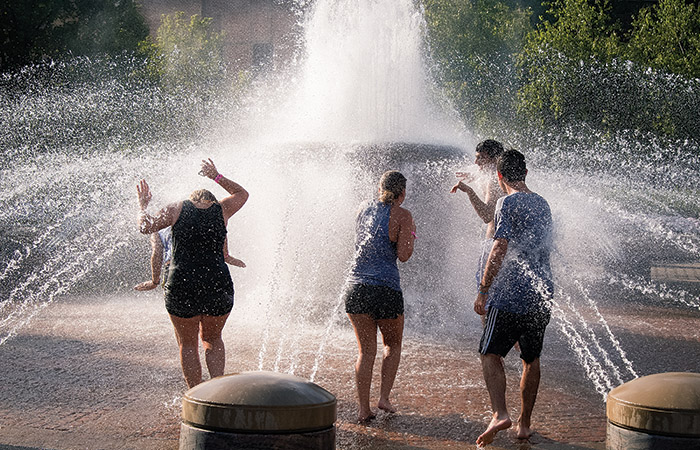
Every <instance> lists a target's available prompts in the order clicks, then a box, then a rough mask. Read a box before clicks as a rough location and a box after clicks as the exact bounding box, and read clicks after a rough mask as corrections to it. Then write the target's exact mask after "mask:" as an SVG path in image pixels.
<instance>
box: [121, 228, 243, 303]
mask: <svg viewBox="0 0 700 450" xmlns="http://www.w3.org/2000/svg"><path fill="white" fill-rule="evenodd" d="M172 242H173V238H172V233H171V230H170V227H165V228H163V229H162V230H158V231H157V232H155V233H152V234H151V279H150V280H148V281H144V282H141V283H139V284H137V285H136V286H134V289H135V290H137V291H150V290H151V289H155V288H157V287H158V286H159V285H160V286H165V282H166V281H167V278H166V275H167V274H168V266H170V254H171V253H172ZM224 261H226V264H230V265H232V266H236V267H245V263H244V262H243V261H241V260H240V259H238V258H234V257H233V256H231V255H229V254H228V243H224Z"/></svg>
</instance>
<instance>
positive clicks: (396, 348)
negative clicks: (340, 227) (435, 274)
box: [345, 171, 416, 423]
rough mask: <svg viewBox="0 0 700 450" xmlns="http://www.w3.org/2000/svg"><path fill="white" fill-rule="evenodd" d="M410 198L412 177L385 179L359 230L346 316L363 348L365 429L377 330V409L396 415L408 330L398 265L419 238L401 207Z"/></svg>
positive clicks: (358, 376) (358, 377) (359, 374)
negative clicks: (394, 395)
mask: <svg viewBox="0 0 700 450" xmlns="http://www.w3.org/2000/svg"><path fill="white" fill-rule="evenodd" d="M405 198H406V177H404V176H403V175H402V174H401V173H400V172H397V171H389V172H386V173H384V175H382V178H381V180H380V182H379V198H378V199H377V200H371V201H369V202H366V203H364V204H363V205H362V206H361V208H360V212H359V214H358V215H357V221H356V224H355V232H356V235H355V257H354V263H353V266H352V269H351V270H350V275H349V277H348V290H347V292H346V293H345V312H346V313H347V314H348V317H349V318H350V322H351V323H352V326H353V328H354V329H355V336H356V337H357V344H358V347H359V355H358V357H357V362H356V363H355V383H356V385H357V397H358V401H359V406H360V410H359V415H358V422H359V423H366V422H368V421H370V420H371V419H373V418H374V417H375V415H374V413H373V412H372V409H371V408H370V405H369V394H370V387H371V383H372V369H373V367H374V359H375V356H376V354H377V329H379V331H380V332H381V334H382V341H383V343H384V354H383V359H382V368H381V374H382V376H381V385H380V394H379V402H378V403H377V407H378V408H379V409H381V410H383V411H386V412H389V413H393V412H396V410H395V408H394V406H393V405H392V404H391V402H390V401H389V394H390V392H391V388H392V387H393V385H394V380H395V379H396V372H397V371H398V368H399V361H400V360H401V342H402V340H403V325H404V315H403V313H404V306H403V293H402V291H401V285H400V279H399V269H398V266H397V263H396V260H397V259H398V260H399V261H401V262H406V261H408V259H409V258H410V257H411V255H412V254H413V243H414V239H415V238H416V226H415V224H414V223H413V217H412V216H411V213H410V212H409V211H408V210H407V209H405V208H402V207H401V204H402V203H403V201H404V199H405Z"/></svg>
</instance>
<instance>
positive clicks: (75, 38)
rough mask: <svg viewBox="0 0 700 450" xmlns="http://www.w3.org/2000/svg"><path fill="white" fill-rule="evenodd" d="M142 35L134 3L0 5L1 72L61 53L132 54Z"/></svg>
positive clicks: (62, 0)
mask: <svg viewBox="0 0 700 450" xmlns="http://www.w3.org/2000/svg"><path fill="white" fill-rule="evenodd" d="M147 35H148V26H147V25H146V21H145V19H144V18H143V16H142V14H141V11H140V5H139V3H138V2H137V1H136V0H44V1H39V0H30V1H24V2H17V1H11V0H3V2H2V6H1V7H0V42H1V43H2V47H0V70H2V71H9V70H13V69H16V68H18V67H22V66H24V65H27V64H30V63H33V62H37V61H39V60H42V59H45V58H54V59H55V58H60V57H62V56H63V55H65V54H73V55H76V56H80V55H86V56H92V55H96V54H105V53H106V54H118V53H121V52H123V51H134V50H136V48H137V45H138V42H139V41H141V40H143V39H144V38H145V37H146V36H147Z"/></svg>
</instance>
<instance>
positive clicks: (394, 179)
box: [379, 170, 406, 203]
mask: <svg viewBox="0 0 700 450" xmlns="http://www.w3.org/2000/svg"><path fill="white" fill-rule="evenodd" d="M404 189H406V177H405V176H403V174H402V173H401V172H398V171H396V170H389V171H387V172H384V174H383V175H382V178H381V179H380V180H379V190H380V192H379V200H380V201H382V202H384V203H394V200H396V199H397V198H399V196H400V195H401V193H402V192H403V191H404Z"/></svg>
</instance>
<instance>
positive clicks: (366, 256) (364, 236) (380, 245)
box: [348, 200, 401, 291]
mask: <svg viewBox="0 0 700 450" xmlns="http://www.w3.org/2000/svg"><path fill="white" fill-rule="evenodd" d="M390 213H391V205H390V204H389V203H384V202H380V201H378V200H372V201H369V202H367V203H365V204H364V205H363V206H362V208H361V210H360V213H359V214H358V215H357V221H356V222H355V257H354V261H353V265H352V269H351V270H350V275H349V277H348V281H349V282H350V283H352V284H370V285H375V286H387V287H390V288H392V289H395V290H397V291H400V290H401V283H400V278H399V268H398V266H397V264H396V258H397V254H396V242H391V240H390V239H389V216H390Z"/></svg>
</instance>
